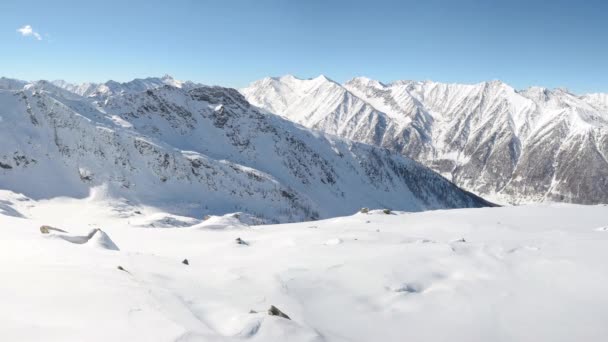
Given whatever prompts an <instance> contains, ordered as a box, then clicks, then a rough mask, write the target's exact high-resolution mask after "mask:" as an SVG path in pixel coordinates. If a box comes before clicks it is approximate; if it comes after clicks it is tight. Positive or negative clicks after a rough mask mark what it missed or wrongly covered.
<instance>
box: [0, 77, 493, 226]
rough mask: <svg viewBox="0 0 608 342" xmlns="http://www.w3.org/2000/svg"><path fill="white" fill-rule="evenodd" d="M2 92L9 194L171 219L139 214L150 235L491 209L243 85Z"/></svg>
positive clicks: (150, 82)
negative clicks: (248, 92) (307, 122)
mask: <svg viewBox="0 0 608 342" xmlns="http://www.w3.org/2000/svg"><path fill="white" fill-rule="evenodd" d="M0 84H6V87H5V88H8V89H7V90H0V118H1V120H0V189H8V190H12V191H15V192H18V193H22V194H24V195H26V196H28V197H31V198H34V199H38V200H40V199H52V198H56V197H71V198H81V199H82V198H88V199H90V200H92V201H101V202H104V201H105V202H107V205H110V206H113V207H114V208H115V210H117V211H120V210H122V209H121V207H135V206H142V207H146V206H148V207H156V208H159V211H160V212H161V214H160V215H165V216H158V217H147V218H145V219H143V218H134V221H137V222H135V224H138V225H139V226H141V227H166V226H176V225H182V226H184V225H191V224H193V223H194V222H189V219H188V218H184V216H189V217H196V218H199V219H200V218H203V217H204V216H205V215H223V214H226V213H231V212H246V213H249V214H251V215H254V216H256V217H258V218H260V219H263V220H264V221H265V222H287V221H301V220H312V219H318V218H326V217H332V216H337V215H346V214H350V213H352V212H354V211H356V210H357V209H359V208H360V207H364V206H365V207H371V208H391V209H395V210H407V211H420V210H426V209H442V208H462V207H480V206H486V205H488V203H487V202H485V201H484V200H482V199H480V198H478V197H477V196H475V195H472V194H470V193H468V192H465V191H462V190H461V189H459V188H458V187H456V186H455V185H453V184H452V183H450V182H449V181H447V180H445V179H444V178H443V177H441V176H440V175H438V174H436V173H435V172H433V171H431V170H430V169H428V168H426V167H424V166H422V165H421V164H418V163H416V162H414V161H412V160H410V159H407V158H403V157H402V156H400V155H399V154H398V153H395V152H390V151H388V150H385V149H380V148H377V147H373V146H370V145H365V144H362V143H355V142H351V141H349V140H345V139H341V138H336V137H333V136H328V135H325V134H322V133H319V132H314V131H311V130H309V129H306V128H304V127H302V126H300V125H297V124H294V123H292V122H290V121H288V120H285V119H282V118H280V117H278V116H275V115H270V114H264V113H261V112H260V111H259V110H258V109H257V108H256V107H253V106H251V105H250V104H249V103H248V102H247V101H246V100H245V98H244V97H243V96H242V95H241V94H240V93H239V92H238V91H236V90H234V89H228V88H221V87H206V86H198V87H195V86H194V85H193V84H191V83H188V82H179V81H175V80H173V79H171V78H168V77H164V78H162V79H157V78H152V79H144V80H135V81H132V82H128V83H124V84H120V83H116V82H108V83H106V84H105V85H104V87H109V88H110V89H112V91H107V92H99V91H95V92H92V93H90V94H89V93H88V92H81V91H77V90H75V89H74V88H73V87H71V86H70V85H68V84H65V83H61V82H58V81H56V82H54V83H51V82H47V81H38V82H34V83H29V84H26V85H25V86H23V85H22V83H20V82H18V81H7V80H2V82H0ZM20 85H21V86H22V89H16V90H15V89H14V88H19V86H20ZM99 87H101V86H99ZM102 88H103V87H102ZM103 89H105V88H103ZM81 94H83V95H87V94H88V96H81ZM5 207H6V205H4V204H2V203H0V210H1V211H3V212H8V213H9V214H10V209H4V208H5ZM7 210H8V211H7ZM134 210H135V211H136V209H134ZM166 213H170V215H169V216H166V215H167V214H166ZM13 214H14V213H13ZM129 214H130V213H128V212H125V215H129ZM171 215H173V216H171Z"/></svg>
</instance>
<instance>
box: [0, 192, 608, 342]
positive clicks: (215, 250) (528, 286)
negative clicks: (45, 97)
mask: <svg viewBox="0 0 608 342" xmlns="http://www.w3.org/2000/svg"><path fill="white" fill-rule="evenodd" d="M98 204H99V203H97V202H91V201H82V200H67V199H63V200H60V199H54V200H52V201H41V202H37V201H34V200H31V199H28V198H26V197H24V196H22V195H15V194H10V193H6V192H2V193H0V208H5V209H6V210H7V212H8V211H10V212H9V215H11V213H12V215H11V216H9V215H6V214H2V212H1V211H0V226H1V227H2V239H0V268H1V269H2V281H1V282H0V302H1V303H2V310H0V336H2V337H3V339H4V340H7V341H41V340H44V341H146V342H154V341H243V340H250V341H325V342H334V341H336V342H337V341H339V342H343V341H353V342H358V341H361V342H368V341H383V342H393V341H395V342H401V341H429V342H433V341H471V342H476V341H479V342H487V341H519V342H538V341H554V342H561V341H564V342H566V341H568V342H570V341H589V342H600V341H605V340H606V338H607V337H608V326H607V325H606V324H605V317H606V316H608V292H606V289H605V288H606V284H607V283H608V267H607V264H606V262H605V260H606V258H607V257H608V255H607V253H608V252H607V251H608V249H607V248H606V245H607V244H608V221H607V220H606V218H607V217H608V207H606V206H578V205H551V206H547V205H542V206H540V205H537V206H522V207H505V208H486V209H463V210H448V211H431V212H424V213H410V214H408V213H402V212H398V213H396V214H394V215H385V214H383V213H381V212H372V213H370V214H356V215H354V216H348V217H340V218H334V219H329V220H324V221H318V222H308V223H298V224H286V225H274V226H257V227H247V226H246V225H241V226H238V227H234V226H232V225H231V223H230V222H231V221H230V220H227V219H226V220H225V221H222V220H217V221H216V223H218V224H217V225H216V226H214V227H212V228H208V227H202V226H200V225H197V226H194V227H190V228H179V229H140V228H133V226H132V220H133V217H134V216H137V215H134V216H131V217H124V218H121V217H120V216H119V215H118V214H117V213H115V212H108V208H107V206H105V205H101V206H100V205H98ZM0 210H1V209H0ZM143 215H144V216H145V215H146V212H145V211H144V212H143ZM16 216H22V217H16ZM222 222H225V223H226V225H225V226H224V227H223V228H222V226H221V224H222ZM43 224H44V225H51V226H53V227H57V228H60V229H64V230H66V231H67V233H60V232H56V231H50V234H44V235H43V234H41V233H40V231H39V227H40V226H41V225H43ZM94 228H101V230H102V232H103V233H104V235H102V234H100V233H99V232H98V231H97V232H95V231H94V230H93V229H94ZM91 231H93V232H95V233H94V234H93V236H92V237H91V239H90V240H86V239H85V238H86V237H87V234H89V233H90V232H91ZM58 236H63V237H66V238H67V237H71V238H72V239H71V240H72V241H76V243H73V242H70V241H69V240H70V239H68V240H66V239H64V238H59V237H58ZM77 237H78V239H76V238H77ZM82 237H85V238H82ZM237 238H241V239H242V240H243V241H245V242H247V243H248V245H242V244H236V243H235V239H237ZM85 240H86V242H85ZM81 242H82V243H81ZM110 242H112V244H113V245H114V246H115V247H116V248H117V249H118V250H115V249H112V248H110V247H112V244H110ZM184 259H187V260H188V263H189V265H185V264H183V263H182V261H183V260H184ZM119 266H120V267H121V268H122V270H119V269H118V267H119ZM271 305H274V306H276V307H277V308H279V309H280V310H281V311H283V312H284V313H285V314H287V315H288V316H289V317H290V318H291V320H287V319H284V318H279V317H276V316H269V315H268V314H267V310H268V309H269V308H270V306H271Z"/></svg>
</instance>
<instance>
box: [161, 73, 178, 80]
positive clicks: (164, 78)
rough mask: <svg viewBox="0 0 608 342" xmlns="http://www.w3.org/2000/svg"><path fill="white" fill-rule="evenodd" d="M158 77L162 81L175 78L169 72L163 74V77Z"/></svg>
mask: <svg viewBox="0 0 608 342" xmlns="http://www.w3.org/2000/svg"><path fill="white" fill-rule="evenodd" d="M160 79H161V80H163V81H168V80H175V78H173V76H171V75H169V74H164V75H163V77H161V78H160Z"/></svg>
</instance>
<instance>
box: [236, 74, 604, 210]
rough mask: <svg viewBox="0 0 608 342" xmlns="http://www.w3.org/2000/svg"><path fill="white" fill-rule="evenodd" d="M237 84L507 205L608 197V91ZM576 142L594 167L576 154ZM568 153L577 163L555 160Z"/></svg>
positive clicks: (291, 113)
mask: <svg viewBox="0 0 608 342" xmlns="http://www.w3.org/2000/svg"><path fill="white" fill-rule="evenodd" d="M271 83H272V84H271ZM241 92H242V93H243V94H244V95H245V97H246V98H247V99H248V100H249V101H250V102H251V103H253V104H254V105H256V106H259V107H261V108H264V109H266V110H268V111H270V112H274V113H276V114H279V115H282V116H284V117H286V118H288V119H290V120H293V121H295V122H298V123H300V124H302V125H304V126H307V127H310V128H313V129H317V130H322V131H325V132H328V133H332V134H337V135H339V136H342V137H346V138H349V139H352V140H356V141H362V142H365V143H369V144H373V145H378V146H382V147H385V148H389V149H391V150H394V151H397V152H399V153H401V154H403V155H405V156H408V157H411V158H413V159H415V160H417V161H420V162H421V163H423V164H425V165H427V166H429V167H431V168H433V169H434V170H435V171H437V172H440V173H441V174H443V175H444V176H446V177H447V178H448V179H451V180H452V181H454V182H455V183H456V184H457V185H459V186H461V187H463V188H465V189H467V190H470V191H473V192H476V193H479V194H481V195H483V196H490V198H494V199H497V200H500V201H506V202H511V203H524V202H538V201H544V200H550V201H554V200H555V201H567V202H575V203H587V204H591V203H607V202H608V180H607V178H608V174H606V173H605V172H603V171H601V170H603V169H607V168H608V164H606V161H605V158H604V156H605V155H606V154H607V152H608V143H606V141H607V140H608V139H607V138H606V135H607V133H606V131H607V130H608V110H606V109H607V108H608V105H606V104H608V100H607V99H608V96H606V94H601V93H599V94H588V95H581V96H578V95H575V94H573V93H571V92H569V91H568V90H565V89H560V88H557V89H552V90H550V89H547V88H542V87H529V88H527V89H523V90H516V89H515V88H513V87H511V86H509V85H508V84H506V83H504V82H502V81H499V80H494V81H487V82H481V83H476V84H457V83H440V82H432V81H394V82H391V83H382V82H380V81H376V80H373V79H370V78H367V77H355V78H353V79H351V80H349V81H347V82H345V83H344V84H341V85H340V84H337V83H335V82H334V83H331V84H330V83H326V84H314V85H312V86H311V82H310V81H309V80H302V79H298V78H296V77H293V76H291V77H289V78H288V79H285V78H264V79H262V80H259V81H256V82H253V83H252V84H251V85H250V86H249V87H247V88H243V89H241ZM555 133H557V135H556V136H553V134H555ZM588 134H590V136H593V137H594V138H593V139H592V138H589V137H587V135H588ZM543 137H544V138H545V139H548V140H543ZM579 141H582V142H583V144H582V145H581V144H578V143H577V142H579ZM545 143H546V145H547V146H545V147H544V148H542V149H540V148H538V147H539V146H540V145H543V144H545ZM580 148H582V149H586V150H588V151H586V152H585V153H583V154H582V155H583V156H585V158H588V160H587V162H590V163H592V165H594V168H595V169H596V170H600V171H593V172H590V171H589V170H588V168H587V165H586V164H585V163H583V162H577V161H576V158H575V156H577V155H578V153H577V151H578V149H580ZM566 160H567V161H568V162H569V163H575V165H576V167H574V168H573V167H571V166H570V165H566V164H565V163H561V164H560V161H566ZM540 164H543V165H540ZM538 170H542V172H541V174H539V173H538V172H537V171H538ZM576 174H582V175H584V177H583V178H580V179H577V178H576V177H575V176H576ZM596 185H598V186H597V187H596ZM582 189H584V190H582Z"/></svg>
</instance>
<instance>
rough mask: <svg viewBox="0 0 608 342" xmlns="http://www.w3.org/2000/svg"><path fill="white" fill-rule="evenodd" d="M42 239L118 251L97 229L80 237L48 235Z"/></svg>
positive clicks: (61, 234) (101, 231) (105, 235)
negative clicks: (60, 240) (59, 240)
mask: <svg viewBox="0 0 608 342" xmlns="http://www.w3.org/2000/svg"><path fill="white" fill-rule="evenodd" d="M44 237H46V238H49V239H62V240H65V241H68V242H71V243H74V244H79V245H82V244H86V245H89V246H93V247H97V248H102V249H109V250H114V251H118V250H119V248H118V246H116V244H115V243H114V241H112V239H110V237H109V236H108V234H106V233H105V232H104V231H103V230H101V229H99V228H96V229H93V230H91V231H90V232H89V234H87V235H82V236H79V235H70V234H65V233H50V234H48V235H46V234H45V235H44Z"/></svg>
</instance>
